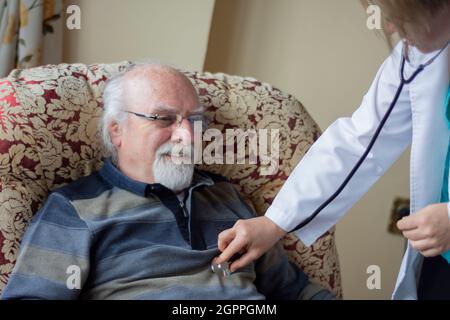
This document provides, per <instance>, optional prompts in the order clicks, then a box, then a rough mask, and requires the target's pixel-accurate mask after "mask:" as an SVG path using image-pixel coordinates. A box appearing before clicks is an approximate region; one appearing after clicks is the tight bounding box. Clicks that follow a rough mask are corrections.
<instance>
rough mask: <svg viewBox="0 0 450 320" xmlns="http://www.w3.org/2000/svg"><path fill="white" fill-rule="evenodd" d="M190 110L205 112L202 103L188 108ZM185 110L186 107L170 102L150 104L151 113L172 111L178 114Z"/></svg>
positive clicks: (192, 111) (191, 111)
mask: <svg viewBox="0 0 450 320" xmlns="http://www.w3.org/2000/svg"><path fill="white" fill-rule="evenodd" d="M187 109H189V110H190V113H203V112H205V108H204V107H203V106H200V105H195V106H193V107H190V108H187ZM183 111H185V109H183V108H181V107H177V106H173V105H168V104H157V105H155V106H149V110H148V112H149V113H156V114H158V113H171V114H177V113H180V112H183Z"/></svg>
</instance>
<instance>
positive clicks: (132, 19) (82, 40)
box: [64, 0, 215, 70]
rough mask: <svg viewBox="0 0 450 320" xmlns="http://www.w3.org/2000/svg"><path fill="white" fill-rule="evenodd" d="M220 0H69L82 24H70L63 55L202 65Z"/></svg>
mask: <svg viewBox="0 0 450 320" xmlns="http://www.w3.org/2000/svg"><path fill="white" fill-rule="evenodd" d="M214 1H215V0H189V1H185V0H127V1H123V0H95V1H94V0H66V1H65V4H66V5H70V4H76V5H78V6H80V8H81V21H82V24H81V30H68V29H67V28H66V30H65V35H64V37H65V41H64V61H65V62H68V63H74V62H83V63H95V62H104V63H109V62H118V61H122V60H139V59H148V58H151V59H153V60H159V61H161V62H165V63H170V64H173V65H175V66H178V67H181V68H186V69H190V70H201V69H202V67H203V63H204V59H205V54H206V48H207V42H208V35H209V30H210V24H211V17H212V13H213V8H214Z"/></svg>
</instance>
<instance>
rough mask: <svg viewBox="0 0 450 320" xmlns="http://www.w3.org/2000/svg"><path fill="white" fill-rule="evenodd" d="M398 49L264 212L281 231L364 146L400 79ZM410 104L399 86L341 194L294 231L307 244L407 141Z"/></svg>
mask: <svg viewBox="0 0 450 320" xmlns="http://www.w3.org/2000/svg"><path fill="white" fill-rule="evenodd" d="M400 52H401V47H400V46H397V47H396V48H395V50H394V51H393V53H392V54H391V56H390V57H389V58H388V59H387V60H386V61H385V62H384V63H383V64H382V66H381V67H380V69H379V71H378V73H377V75H376V77H375V79H374V81H373V83H372V85H371V87H370V89H369V91H368V93H367V94H366V95H365V96H364V98H363V100H362V103H361V106H360V107H359V108H358V109H357V110H356V111H355V112H354V113H353V115H352V116H351V117H350V118H341V119H338V120H337V121H335V122H334V123H333V124H332V125H331V126H330V127H329V128H328V129H327V130H326V131H325V132H324V133H323V134H322V136H321V137H320V138H319V139H318V140H317V141H316V143H314V145H313V146H312V147H311V148H310V150H309V151H308V152H307V154H306V155H305V156H304V157H303V159H302V160H301V161H300V163H299V164H298V165H297V167H296V168H295V169H294V171H293V172H292V173H291V175H290V176H289V178H288V180H287V181H286V183H285V184H284V185H283V187H282V188H281V190H280V192H279V193H278V195H277V196H276V198H275V199H274V201H273V203H272V205H271V207H270V208H269V209H268V211H267V212H266V217H268V218H269V219H271V220H272V221H273V222H275V223H276V224H277V225H278V226H280V227H281V228H282V229H284V230H286V231H288V232H289V231H290V230H292V229H294V228H295V227H296V226H297V225H298V224H299V223H301V222H302V221H303V220H304V219H306V218H307V217H308V216H310V215H311V214H312V213H313V212H314V211H315V210H316V209H317V208H318V207H319V206H320V205H321V204H322V203H323V202H324V201H325V200H327V199H328V198H329V197H330V196H331V195H332V194H333V193H334V192H335V191H336V190H337V188H338V187H339V186H340V185H341V183H342V182H343V180H344V179H345V177H346V176H347V175H348V173H349V172H350V171H351V169H352V168H353V167H354V165H355V164H356V162H357V161H358V159H359V158H360V157H361V155H362V154H363V153H364V151H365V150H366V147H367V145H368V144H369V141H370V139H371V138H372V136H373V135H374V133H375V130H376V128H377V126H378V125H379V123H380V121H381V119H382V118H383V116H384V114H385V112H386V110H387V109H388V108H389V105H390V103H391V101H392V99H393V97H394V95H395V92H396V91H397V88H398V85H399V83H400V74H399V66H400V60H401V53H400ZM406 71H408V70H406ZM411 135H412V128H411V107H410V100H409V92H408V86H405V87H404V89H403V92H402V94H401V95H400V97H399V100H398V103H397V105H396V107H395V108H394V110H393V111H392V113H391V116H390V118H389V120H388V121H387V123H386V125H385V127H384V128H383V130H382V131H381V133H380V135H379V138H378V140H377V142H376V143H375V145H374V147H373V148H372V151H371V152H370V153H369V155H368V157H367V159H366V161H365V162H364V163H363V164H362V165H361V167H360V168H359V170H358V171H357V173H356V174H355V175H354V176H353V179H352V180H351V181H350V182H349V184H348V185H347V187H346V188H345V189H344V190H343V191H342V193H341V194H340V195H339V196H338V197H337V198H336V199H335V200H334V201H333V202H331V203H330V204H329V205H328V206H327V207H326V208H325V209H324V210H323V211H322V212H321V213H319V215H318V216H317V217H316V218H315V219H313V220H312V221H311V222H310V223H309V224H308V225H306V226H305V227H304V228H302V229H300V230H298V231H296V235H297V236H298V237H299V239H300V240H302V242H303V243H304V244H305V245H307V246H309V245H311V244H312V243H313V242H314V241H315V240H317V238H319V237H320V236H321V235H323V234H324V233H325V232H326V231H327V230H329V229H330V228H331V227H332V226H333V225H335V224H336V223H337V222H338V220H339V219H340V218H342V216H343V215H344V214H345V213H346V212H347V211H348V210H349V209H350V208H351V207H352V206H353V205H354V204H355V203H356V202H357V201H358V200H359V199H360V198H361V197H362V196H363V195H364V194H365V193H366V192H367V190H368V189H369V188H370V187H371V186H372V185H373V184H374V183H375V182H376V181H377V180H378V179H379V178H380V177H381V176H382V175H383V174H384V173H385V172H386V170H387V169H388V168H389V167H390V166H391V165H392V164H393V163H394V162H395V160H396V159H398V157H399V156H400V155H401V154H402V153H403V152H404V150H405V149H406V148H407V147H408V145H409V144H410V143H411Z"/></svg>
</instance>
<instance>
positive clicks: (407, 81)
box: [289, 41, 450, 233]
mask: <svg viewBox="0 0 450 320" xmlns="http://www.w3.org/2000/svg"><path fill="white" fill-rule="evenodd" d="M449 43H450V41H449V42H447V44H446V46H445V47H444V48H442V49H441V50H440V51H439V52H438V53H437V54H436V55H435V56H434V57H432V58H431V59H430V60H428V61H427V62H426V63H424V64H421V65H419V66H418V67H417V69H416V70H415V71H414V73H413V74H412V75H411V76H410V77H409V78H407V79H405V76H404V69H405V63H406V58H405V54H402V60H401V66H400V84H399V86H398V89H397V91H396V93H395V96H394V99H393V100H392V102H391V104H390V106H389V108H388V110H387V111H386V113H385V115H384V116H383V118H382V120H381V122H380V124H379V125H378V127H377V129H376V131H375V133H374V135H373V137H372V139H371V140H370V142H369V144H368V146H367V148H366V151H365V152H364V153H363V155H362V156H361V157H360V158H359V160H358V162H357V163H356V164H355V166H354V167H353V168H352V170H351V171H350V173H349V174H348V175H347V177H346V178H345V179H344V181H343V182H342V183H341V185H340V186H339V187H338V188H337V189H336V191H335V192H334V193H333V194H332V195H331V196H330V197H329V198H328V199H327V200H325V201H324V202H323V203H322V204H321V205H320V206H319V207H318V208H317V209H316V210H315V211H314V212H313V213H312V214H311V215H310V216H309V217H308V218H306V219H305V220H303V221H302V222H301V223H299V224H298V225H297V226H296V227H295V228H294V229H292V230H291V231H289V233H291V232H295V231H297V230H299V229H301V228H303V227H304V226H306V225H307V224H309V223H310V222H311V221H312V220H313V219H314V218H315V217H317V215H318V214H319V213H320V212H321V211H322V210H323V209H325V208H326V207H327V206H328V205H329V204H330V203H331V202H332V201H333V200H334V199H336V198H337V197H338V196H339V195H340V194H341V193H342V191H343V190H344V188H345V187H346V186H347V184H348V183H349V182H350V180H351V179H352V178H353V176H354V175H355V173H356V172H357V171H358V169H359V168H360V167H361V165H362V164H363V163H364V161H365V160H366V158H367V156H368V155H369V153H370V151H371V150H372V147H373V145H374V144H375V142H376V141H377V139H378V136H379V135H380V133H381V130H382V129H383V127H384V125H385V124H386V122H387V120H388V119H389V116H390V115H391V113H392V110H394V107H395V105H396V104H397V102H398V99H399V97H400V94H401V92H402V90H403V87H404V86H405V84H410V83H411V82H412V81H413V80H414V79H415V78H416V77H417V76H418V75H419V74H420V73H421V72H422V71H423V70H424V69H425V67H426V66H428V65H430V64H431V63H432V62H433V61H434V60H435V59H436V58H437V57H438V56H439V55H440V54H441V53H442V52H443V51H444V50H445V49H446V48H447V46H448V45H449ZM404 50H406V47H404Z"/></svg>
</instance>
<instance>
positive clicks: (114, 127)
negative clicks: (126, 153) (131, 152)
mask: <svg viewBox="0 0 450 320" xmlns="http://www.w3.org/2000/svg"><path fill="white" fill-rule="evenodd" d="M108 131H109V136H110V137H111V142H112V144H113V145H114V146H115V147H116V148H119V147H120V145H121V144H122V132H123V131H122V126H121V125H120V124H119V123H118V122H117V121H112V122H111V123H110V124H109V127H108Z"/></svg>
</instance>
